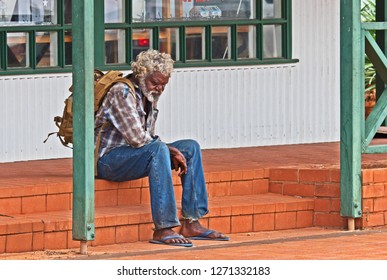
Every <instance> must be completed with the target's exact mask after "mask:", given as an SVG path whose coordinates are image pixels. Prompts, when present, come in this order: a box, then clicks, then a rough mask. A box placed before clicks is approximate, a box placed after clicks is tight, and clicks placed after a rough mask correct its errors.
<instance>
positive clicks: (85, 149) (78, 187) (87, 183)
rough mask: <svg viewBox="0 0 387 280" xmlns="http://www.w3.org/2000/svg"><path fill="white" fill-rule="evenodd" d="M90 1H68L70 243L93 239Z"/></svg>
mask: <svg viewBox="0 0 387 280" xmlns="http://www.w3.org/2000/svg"><path fill="white" fill-rule="evenodd" d="M93 10H94V1H93V0H77V1H72V19H73V30H72V33H73V90H74V91H73V112H74V115H73V132H74V135H73V142H74V150H73V229H72V234H73V239H74V240H81V241H87V240H93V239H94V235H95V234H94V230H95V229H94V110H93V109H94V75H93V71H94V70H93V69H94V35H93V34H94V11H93Z"/></svg>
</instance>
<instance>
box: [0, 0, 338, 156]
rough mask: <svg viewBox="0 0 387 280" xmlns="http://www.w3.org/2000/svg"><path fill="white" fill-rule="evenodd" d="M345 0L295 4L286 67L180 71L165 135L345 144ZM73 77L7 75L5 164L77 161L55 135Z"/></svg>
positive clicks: (209, 142) (227, 142)
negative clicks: (341, 96) (290, 55)
mask: <svg viewBox="0 0 387 280" xmlns="http://www.w3.org/2000/svg"><path fill="white" fill-rule="evenodd" d="M339 6H340V3H339V1H334V0H293V57H294V58H298V59H299V60H300V62H298V63H294V64H285V65H271V66H248V67H227V68H187V69H176V71H175V73H174V75H173V77H172V78H171V80H170V83H169V85H168V86H167V88H166V92H165V93H164V94H163V96H162V98H161V99H160V105H159V107H160V115H159V121H158V134H159V135H160V136H161V137H162V139H163V140H165V141H168V142H169V141H173V140H175V139H180V138H193V139H196V140H198V141H199V142H200V143H201V146H202V148H230V147H245V146H264V145H280V144H297V143H313V142H330V141H338V140H339V126H340V120H339V115H340V114H339V74H340V67H339V61H340V59H339V55H340V54H339V23H340V19H339ZM70 84H71V76H70V75H69V74H66V75H62V74H61V75H39V76H23V77H21V76H14V77H0V89H1V91H0V97H1V100H3V104H4V105H3V110H1V111H0V118H1V119H2V122H0V129H1V131H2V133H1V136H0V139H1V145H0V162H7V161H19V160H32V159H45V158H60V157H69V156H71V150H69V149H66V148H64V147H62V146H61V144H60V143H59V141H58V139H56V137H55V136H52V137H51V139H49V140H48V142H47V143H46V144H43V140H44V139H45V137H46V135H47V134H48V133H49V132H51V131H55V130H56V127H55V125H54V124H53V121H52V120H53V117H54V116H55V115H61V113H62V110H63V105H64V104H63V100H64V99H65V97H66V96H67V95H68V87H69V85H70Z"/></svg>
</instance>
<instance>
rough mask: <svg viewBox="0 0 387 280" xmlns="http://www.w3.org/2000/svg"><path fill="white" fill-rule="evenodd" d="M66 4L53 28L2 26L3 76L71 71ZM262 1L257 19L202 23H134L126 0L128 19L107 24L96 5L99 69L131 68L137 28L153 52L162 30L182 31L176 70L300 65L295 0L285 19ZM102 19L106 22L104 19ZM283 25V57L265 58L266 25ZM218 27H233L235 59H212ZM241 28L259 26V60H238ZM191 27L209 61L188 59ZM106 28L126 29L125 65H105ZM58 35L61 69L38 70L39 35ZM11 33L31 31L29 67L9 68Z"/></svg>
mask: <svg viewBox="0 0 387 280" xmlns="http://www.w3.org/2000/svg"><path fill="white" fill-rule="evenodd" d="M64 1H65V0H57V9H58V11H57V12H58V22H57V24H53V25H28V26H16V25H15V26H0V75H17V74H42V73H61V72H71V70H72V65H66V64H65V34H66V32H68V31H70V32H71V31H72V25H71V24H66V23H65V18H64V17H65V15H64ZM262 1H263V0H256V5H255V9H256V10H255V15H256V17H255V18H252V19H237V20H208V21H204V20H200V21H193V20H192V21H191V20H190V21H176V22H171V21H156V22H133V20H132V1H131V0H125V7H126V13H125V20H124V22H123V23H105V22H104V20H103V19H104V1H95V2H94V5H95V7H94V25H95V34H94V37H95V43H94V47H95V50H94V52H95V67H96V68H98V69H101V70H108V69H116V70H128V69H130V62H131V61H132V60H133V59H135V58H134V57H132V53H133V45H132V44H131V42H132V37H133V36H132V35H133V29H142V28H146V29H151V30H152V35H153V36H152V42H150V45H151V47H152V48H153V49H158V48H159V47H158V46H159V43H160V40H159V35H160V28H177V29H178V30H179V36H178V37H179V39H178V42H179V55H180V60H179V61H176V62H175V68H187V67H222V66H223V67H227V66H247V65H268V64H283V63H294V62H298V60H297V59H293V58H292V36H291V34H292V19H291V16H292V10H291V7H292V0H281V8H282V10H281V12H282V16H281V18H268V19H262ZM101 19H102V20H101ZM273 24H279V25H281V26H282V40H281V41H282V46H281V48H282V57H278V58H263V42H262V41H263V40H262V38H263V34H262V33H263V32H262V29H263V25H273ZM215 26H229V27H230V30H231V58H230V59H224V60H219V59H212V57H211V54H212V46H211V28H212V27H215ZM238 26H255V40H256V42H255V46H256V50H255V52H256V54H255V58H243V59H241V58H238V53H237V43H238V42H237V35H238V33H237V32H238ZM187 27H202V28H204V30H205V32H204V33H205V35H204V36H205V38H204V41H205V55H204V56H205V60H194V61H187V60H186V32H185V29H186V28H187ZM106 29H122V30H124V31H125V37H126V42H125V43H126V50H125V63H122V64H105V40H104V33H105V30H106ZM53 31H54V32H58V49H57V52H58V53H57V56H58V66H52V67H49V66H47V67H37V65H36V64H37V63H36V59H35V58H36V42H35V39H36V36H35V35H36V32H53ZM8 32H28V34H29V39H30V44H29V52H30V58H29V59H30V61H29V65H30V66H29V67H26V68H8V67H7V65H6V64H7V40H6V39H7V33H8Z"/></svg>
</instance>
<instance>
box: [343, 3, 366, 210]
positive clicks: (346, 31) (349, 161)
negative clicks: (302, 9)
mask: <svg viewBox="0 0 387 280" xmlns="http://www.w3.org/2000/svg"><path fill="white" fill-rule="evenodd" d="M340 40H341V43H340V51H341V56H340V80H341V84H340V132H341V133H340V178H341V180H340V192H341V196H340V197H341V215H342V216H344V217H350V218H358V217H361V215H362V212H361V129H360V127H361V124H362V117H363V116H362V112H363V110H362V99H363V91H364V90H363V89H364V86H363V72H364V67H363V64H364V57H363V55H362V54H363V53H364V49H363V47H362V44H361V42H363V37H362V29H361V22H360V0H340ZM363 100H364V99H363Z"/></svg>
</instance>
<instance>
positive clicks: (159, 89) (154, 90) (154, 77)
mask: <svg viewBox="0 0 387 280" xmlns="http://www.w3.org/2000/svg"><path fill="white" fill-rule="evenodd" d="M168 81H169V76H164V75H163V74H161V73H160V72H154V73H152V74H151V75H149V76H147V77H146V78H145V79H144V80H143V81H140V87H141V91H142V92H143V94H144V95H145V97H146V98H147V99H148V100H149V101H150V102H153V101H157V100H158V99H159V97H160V95H161V94H162V93H163V91H164V88H165V86H166V84H167V83H168Z"/></svg>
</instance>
